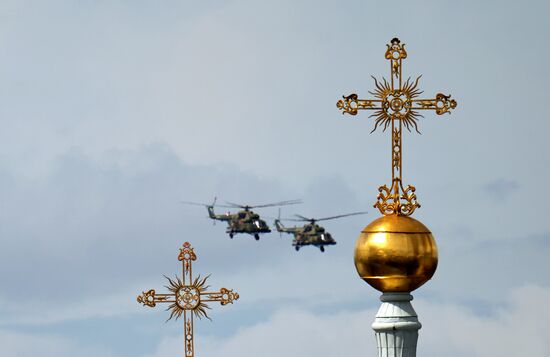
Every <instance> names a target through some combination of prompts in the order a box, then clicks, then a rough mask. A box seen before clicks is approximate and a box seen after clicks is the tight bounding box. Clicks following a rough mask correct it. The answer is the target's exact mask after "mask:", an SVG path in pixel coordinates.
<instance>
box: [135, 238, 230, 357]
mask: <svg viewBox="0 0 550 357" xmlns="http://www.w3.org/2000/svg"><path fill="white" fill-rule="evenodd" d="M178 260H179V261H180V262H182V278H181V279H180V278H179V277H177V276H176V277H175V278H174V279H171V278H169V277H167V276H165V278H166V279H167V280H168V283H169V285H167V286H166V288H167V289H168V290H169V291H170V293H169V294H157V292H156V291H155V290H154V289H151V290H149V291H147V292H143V293H142V294H141V295H139V296H138V297H137V301H138V302H139V303H140V304H143V305H144V306H149V307H155V306H156V305H157V304H158V303H168V304H170V305H169V306H168V308H167V309H166V310H170V317H169V318H168V320H170V319H172V318H173V317H175V318H176V320H177V319H179V318H180V317H182V316H183V326H184V343H185V357H194V355H195V345H194V341H193V318H194V317H198V318H199V319H200V318H201V317H206V318H207V319H210V318H209V317H208V315H207V314H206V309H210V307H209V306H208V305H207V304H206V303H207V302H214V301H216V302H220V304H221V305H227V304H233V301H235V300H238V299H239V294H237V293H236V292H234V291H233V290H231V289H226V288H221V289H220V290H219V291H215V292H207V291H206V290H207V289H208V287H209V286H208V285H206V280H207V279H208V276H206V277H204V278H201V277H200V275H198V276H197V277H196V278H195V279H193V271H192V262H193V261H195V260H197V256H196V254H195V251H194V249H193V248H192V247H191V244H190V243H189V242H185V243H184V244H183V247H182V248H180V253H179V255H178ZM168 320H166V321H168Z"/></svg>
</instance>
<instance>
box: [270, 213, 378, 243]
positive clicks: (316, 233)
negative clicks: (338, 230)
mask: <svg viewBox="0 0 550 357" xmlns="http://www.w3.org/2000/svg"><path fill="white" fill-rule="evenodd" d="M366 213H367V212H354V213H347V214H341V215H338V216H332V217H324V218H307V217H304V216H301V215H299V214H296V215H294V216H295V217H297V218H288V219H284V220H285V221H295V222H308V223H306V224H304V225H303V226H302V227H285V226H284V225H283V224H282V223H281V211H280V210H279V217H278V218H277V219H276V220H275V222H274V224H275V228H276V229H277V231H278V232H279V233H288V234H293V235H294V239H293V240H292V246H293V247H294V249H296V251H299V250H300V248H301V247H303V246H305V245H313V246H315V247H319V250H320V251H321V252H324V251H325V246H326V245H334V244H336V241H335V240H334V239H333V238H332V235H331V234H330V233H328V232H327V231H325V228H323V227H321V226H320V225H318V224H316V222H319V221H328V220H329V219H336V218H342V217H348V216H355V215H358V214H366Z"/></svg>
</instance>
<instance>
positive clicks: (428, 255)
mask: <svg viewBox="0 0 550 357" xmlns="http://www.w3.org/2000/svg"><path fill="white" fill-rule="evenodd" d="M354 260H355V268H356V269H357V273H358V274H359V276H360V277H361V278H362V279H363V280H364V281H366V282H367V283H368V284H369V285H371V286H372V287H373V288H375V289H376V290H379V291H381V292H384V293H389V292H411V291H413V290H415V289H417V288H418V287H420V286H421V285H422V284H424V283H425V282H427V281H428V280H429V279H430V278H431V277H432V276H433V275H434V273H435V270H436V269H437V261H438V258H437V246H436V244H435V239H434V237H433V235H432V233H431V232H430V230H429V229H428V228H427V227H426V226H425V225H424V224H422V223H421V222H419V221H417V220H416V219H414V218H411V217H408V216H402V215H398V214H393V215H387V216H382V217H380V218H378V219H376V220H374V221H373V222H372V223H371V224H369V225H368V226H366V227H365V228H364V229H363V231H362V232H361V234H360V235H359V238H358V239H357V242H356V244H355V256H354Z"/></svg>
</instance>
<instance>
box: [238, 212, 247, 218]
mask: <svg viewBox="0 0 550 357" xmlns="http://www.w3.org/2000/svg"><path fill="white" fill-rule="evenodd" d="M237 217H239V219H243V218H245V217H246V214H244V212H239V214H238V216H237Z"/></svg>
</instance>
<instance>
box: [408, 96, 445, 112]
mask: <svg viewBox="0 0 550 357" xmlns="http://www.w3.org/2000/svg"><path fill="white" fill-rule="evenodd" d="M411 104H412V107H411V109H413V110H428V109H433V110H435V113H436V114H437V115H441V114H445V113H449V114H450V113H451V109H455V108H456V100H454V99H451V95H450V94H449V95H445V94H443V93H437V94H436V96H435V98H432V99H412V100H411Z"/></svg>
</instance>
